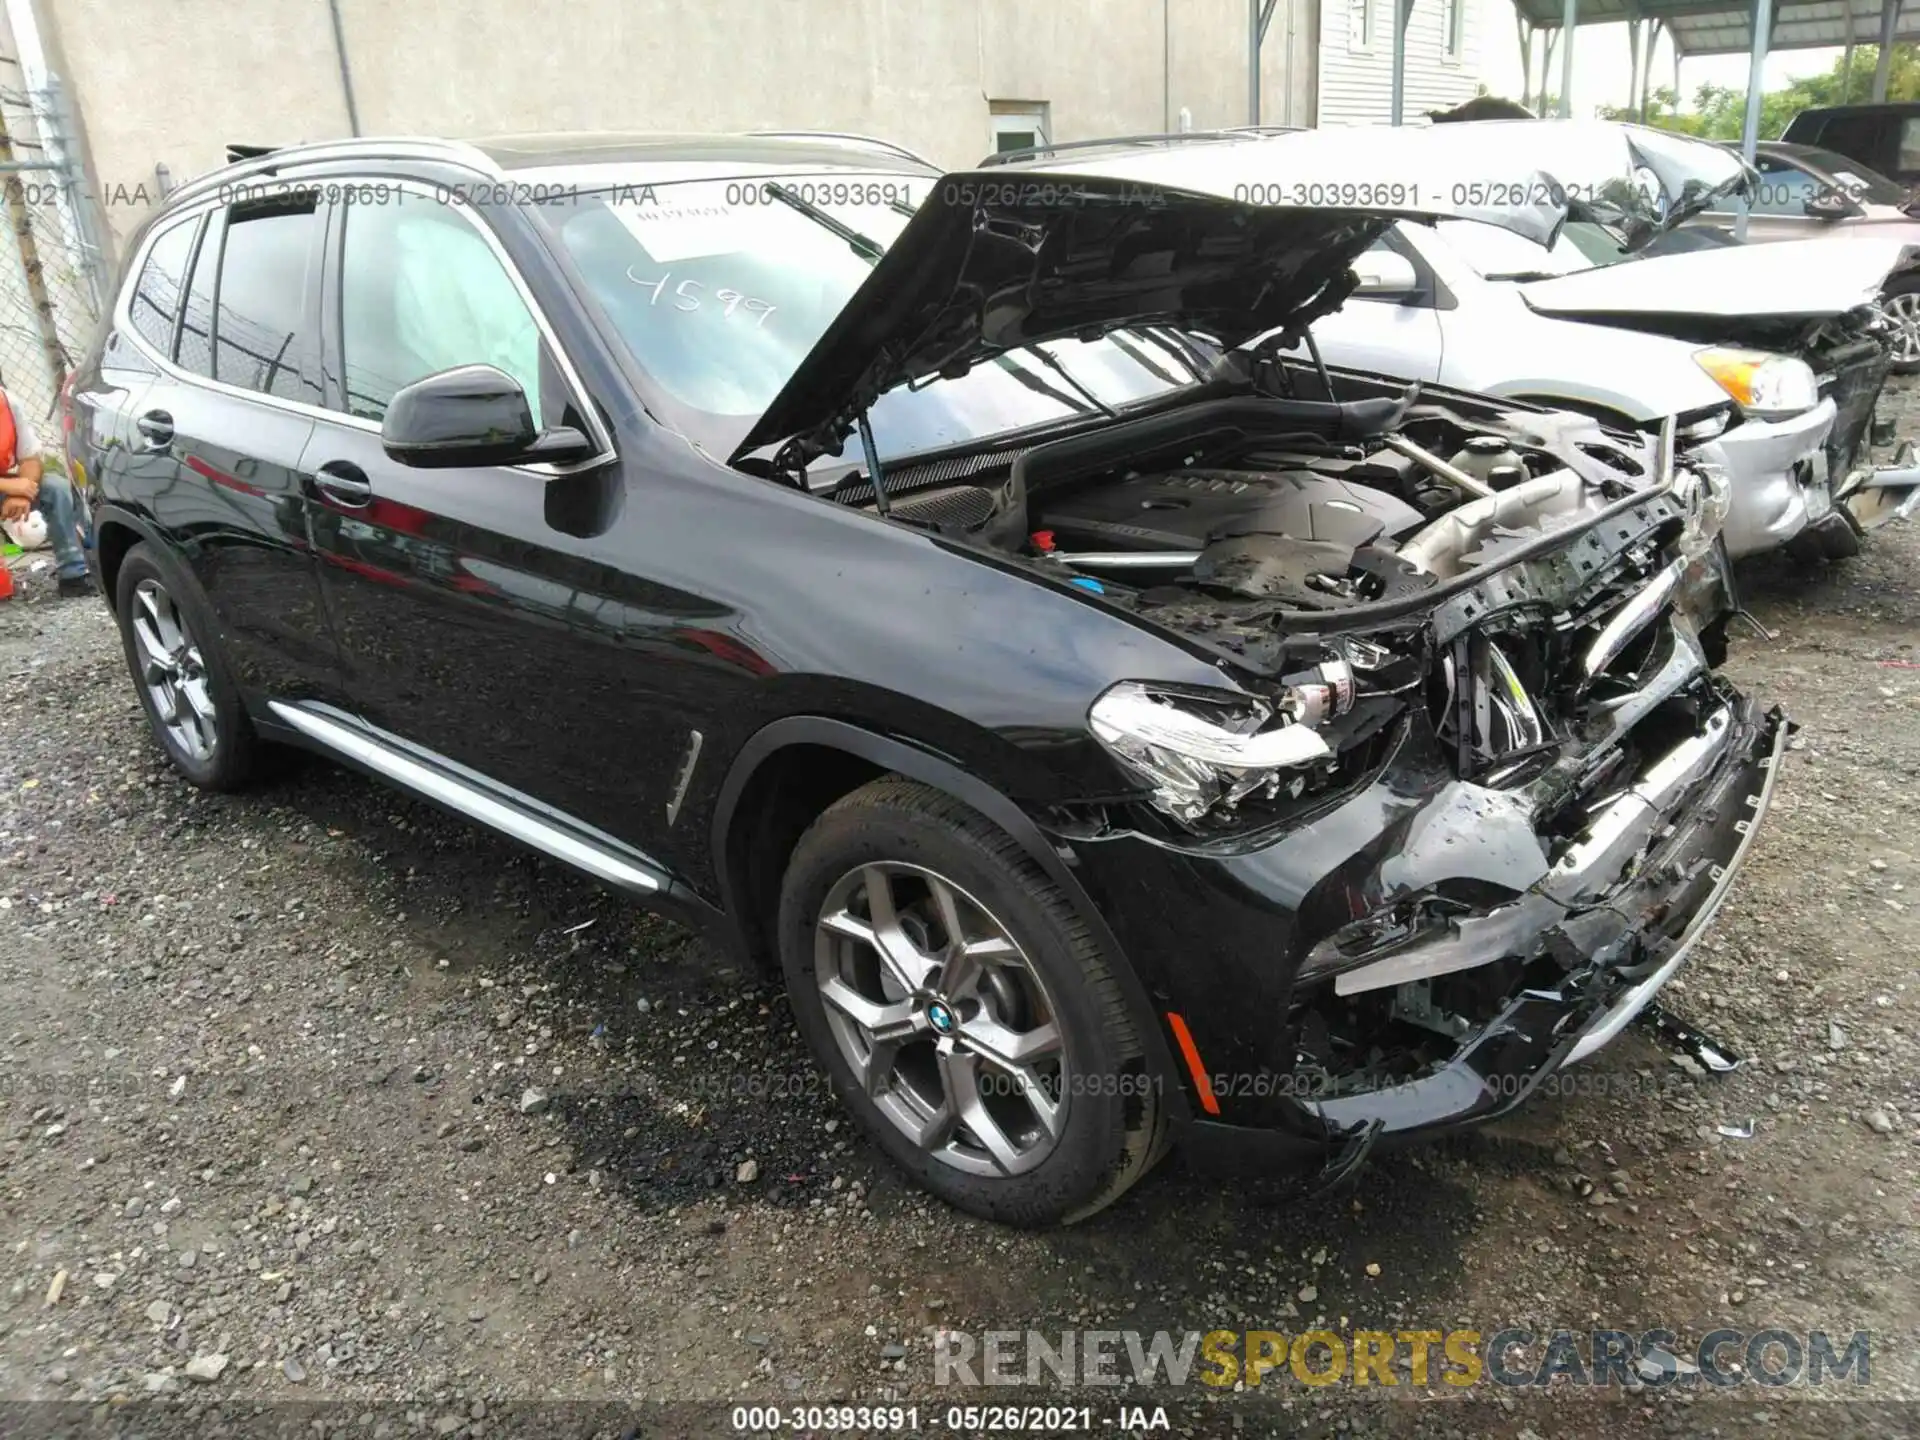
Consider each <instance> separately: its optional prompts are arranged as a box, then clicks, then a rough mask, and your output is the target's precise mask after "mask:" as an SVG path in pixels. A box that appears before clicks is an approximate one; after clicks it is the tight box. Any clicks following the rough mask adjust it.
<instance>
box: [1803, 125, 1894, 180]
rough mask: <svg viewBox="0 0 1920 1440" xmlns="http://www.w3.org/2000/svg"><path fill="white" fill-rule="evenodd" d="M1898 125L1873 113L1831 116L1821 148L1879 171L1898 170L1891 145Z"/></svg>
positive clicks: (1822, 132) (1825, 128) (1823, 130)
mask: <svg viewBox="0 0 1920 1440" xmlns="http://www.w3.org/2000/svg"><path fill="white" fill-rule="evenodd" d="M1894 124H1895V122H1894V121H1893V119H1892V117H1890V116H1886V115H1880V114H1875V113H1874V112H1872V111H1867V112H1865V113H1856V114H1851V115H1829V116H1828V117H1827V123H1826V124H1825V125H1824V126H1822V127H1821V129H1820V144H1821V145H1822V146H1823V147H1824V148H1825V149H1828V150H1837V151H1839V152H1840V153H1841V154H1842V155H1845V156H1846V157H1847V158H1848V159H1849V160H1858V161H1859V162H1860V163H1861V164H1863V165H1871V166H1873V167H1874V168H1875V169H1877V170H1893V169H1897V168H1898V166H1896V165H1895V163H1894V156H1893V155H1892V153H1891V152H1892V150H1893V146H1892V145H1891V144H1890V143H1888V142H1889V141H1890V140H1891V138H1892V135H1891V132H1892V130H1893V128H1894Z"/></svg>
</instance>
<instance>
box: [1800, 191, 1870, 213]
mask: <svg viewBox="0 0 1920 1440" xmlns="http://www.w3.org/2000/svg"><path fill="white" fill-rule="evenodd" d="M1801 208H1802V209H1803V210H1804V211H1805V212H1806V214H1807V216H1808V217H1809V218H1810V219H1814V220H1851V219H1853V217H1854V216H1856V215H1862V214H1865V213H1866V212H1865V211H1863V210H1862V209H1861V208H1860V206H1859V205H1858V204H1856V203H1855V202H1854V201H1853V200H1852V199H1850V198H1849V197H1847V196H1846V195H1843V194H1841V193H1840V191H1838V190H1816V191H1814V192H1813V194H1811V195H1809V196H1808V197H1807V198H1806V201H1805V203H1804V204H1803V205H1802V206H1801Z"/></svg>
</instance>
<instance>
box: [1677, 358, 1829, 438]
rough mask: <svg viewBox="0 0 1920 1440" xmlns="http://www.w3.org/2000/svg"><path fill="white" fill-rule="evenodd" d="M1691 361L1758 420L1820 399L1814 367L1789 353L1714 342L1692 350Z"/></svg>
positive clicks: (1798, 411) (1800, 409) (1800, 411)
mask: <svg viewBox="0 0 1920 1440" xmlns="http://www.w3.org/2000/svg"><path fill="white" fill-rule="evenodd" d="M1693 358H1694V362H1695V363H1696V364H1698V365H1699V367H1700V368H1701V369H1702V370H1704V371H1706V372H1707V374H1709V375H1711V376H1712V377H1713V378H1714V382H1715V383H1716V384H1718V385H1719V387H1720V388H1721V389H1722V390H1724V391H1726V392H1727V394H1728V395H1730V396H1732V397H1733V402H1734V403H1735V404H1736V405H1738V406H1739V407H1740V408H1741V409H1742V410H1744V411H1746V413H1747V414H1749V415H1751V416H1753V417H1754V418H1755V419H1757V420H1781V419H1785V418H1786V417H1787V416H1789V415H1799V414H1803V413H1805V412H1806V411H1808V410H1811V409H1812V408H1813V407H1814V406H1816V405H1818V404H1819V403H1820V382H1819V381H1818V380H1817V379H1816V378H1815V377H1814V373H1813V367H1812V366H1810V365H1808V364H1807V362H1806V361H1804V360H1796V359H1795V358H1794V357H1793V356H1791V355H1775V354H1772V353H1771V352H1769V351H1766V350H1741V349H1736V348H1734V347H1733V346H1728V345H1714V346H1711V347H1709V348H1708V349H1705V350H1699V351H1696V352H1694V357H1693Z"/></svg>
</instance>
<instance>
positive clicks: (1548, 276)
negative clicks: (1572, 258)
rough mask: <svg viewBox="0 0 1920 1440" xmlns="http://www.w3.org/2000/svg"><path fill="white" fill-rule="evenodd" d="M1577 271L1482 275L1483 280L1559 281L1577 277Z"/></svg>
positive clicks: (1503, 272) (1520, 271) (1527, 271)
mask: <svg viewBox="0 0 1920 1440" xmlns="http://www.w3.org/2000/svg"><path fill="white" fill-rule="evenodd" d="M1579 273H1580V272H1579V271H1577V270H1502V271H1500V272H1499V273H1497V274H1494V275H1482V276H1481V277H1480V278H1481V279H1482V280H1520V281H1526V280H1558V279H1560V278H1561V277H1562V276H1563V275H1577V274H1579Z"/></svg>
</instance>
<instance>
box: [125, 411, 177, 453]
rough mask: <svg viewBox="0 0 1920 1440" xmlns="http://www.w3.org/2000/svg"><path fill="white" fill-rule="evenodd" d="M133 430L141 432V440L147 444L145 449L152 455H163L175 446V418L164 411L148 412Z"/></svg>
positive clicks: (134, 423) (136, 423)
mask: <svg viewBox="0 0 1920 1440" xmlns="http://www.w3.org/2000/svg"><path fill="white" fill-rule="evenodd" d="M133 428H134V429H135V430H138V431H139V432H140V438H141V439H142V440H144V441H146V442H147V443H146V445H145V447H144V448H145V449H146V450H148V451H149V452H151V453H154V454H160V453H163V452H164V451H165V450H166V449H167V448H168V447H169V446H171V445H172V444H173V416H171V415H169V414H168V413H167V412H166V411H164V410H149V411H147V413H146V414H144V415H142V416H141V417H140V418H139V419H138V420H136V421H134V422H133Z"/></svg>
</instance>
